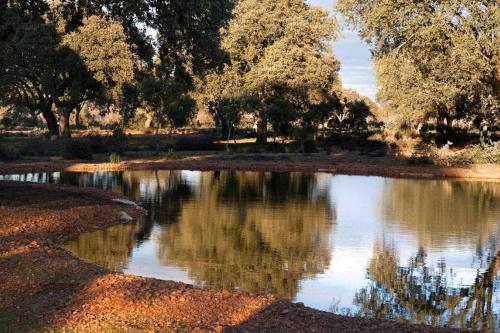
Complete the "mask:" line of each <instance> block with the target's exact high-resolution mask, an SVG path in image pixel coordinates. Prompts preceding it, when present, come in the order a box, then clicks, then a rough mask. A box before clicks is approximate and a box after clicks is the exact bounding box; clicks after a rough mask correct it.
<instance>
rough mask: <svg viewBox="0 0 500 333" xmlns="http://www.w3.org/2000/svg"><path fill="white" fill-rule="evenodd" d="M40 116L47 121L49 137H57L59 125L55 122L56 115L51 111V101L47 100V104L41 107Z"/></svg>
mask: <svg viewBox="0 0 500 333" xmlns="http://www.w3.org/2000/svg"><path fill="white" fill-rule="evenodd" d="M42 116H43V119H45V122H46V123H47V128H48V130H49V134H50V138H51V139H54V138H57V137H59V125H58V124H57V118H56V115H55V114H54V112H53V111H52V102H48V103H47V105H45V106H44V107H43V108H42Z"/></svg>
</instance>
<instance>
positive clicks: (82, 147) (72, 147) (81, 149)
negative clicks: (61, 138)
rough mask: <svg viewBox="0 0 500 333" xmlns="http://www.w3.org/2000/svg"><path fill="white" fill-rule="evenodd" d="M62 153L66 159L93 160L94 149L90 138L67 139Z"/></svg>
mask: <svg viewBox="0 0 500 333" xmlns="http://www.w3.org/2000/svg"><path fill="white" fill-rule="evenodd" d="M61 155H62V157H63V158H64V159H65V160H91V159H92V150H91V148H90V143H89V141H88V140H85V139H80V140H75V139H73V140H66V141H65V143H64V145H63V149H62V154H61Z"/></svg>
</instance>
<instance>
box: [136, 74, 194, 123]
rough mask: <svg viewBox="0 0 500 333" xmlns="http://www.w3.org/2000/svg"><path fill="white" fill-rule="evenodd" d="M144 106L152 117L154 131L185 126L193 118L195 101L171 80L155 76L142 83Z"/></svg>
mask: <svg viewBox="0 0 500 333" xmlns="http://www.w3.org/2000/svg"><path fill="white" fill-rule="evenodd" d="M142 93H143V100H144V106H145V109H146V110H147V112H149V113H151V114H152V115H153V117H154V121H155V125H156V130H157V131H158V130H159V129H160V128H161V127H167V128H169V129H171V130H172V129H175V128H179V127H182V126H185V125H187V124H188V123H189V121H190V120H191V119H192V118H193V117H194V113H195V111H196V108H195V107H196V103H195V101H194V100H193V99H192V98H191V97H190V96H189V95H187V94H186V93H185V92H184V91H183V87H181V86H179V85H178V84H177V83H176V82H175V81H174V80H172V79H162V78H159V77H155V76H150V77H147V78H146V79H145V80H144V81H143V82H142Z"/></svg>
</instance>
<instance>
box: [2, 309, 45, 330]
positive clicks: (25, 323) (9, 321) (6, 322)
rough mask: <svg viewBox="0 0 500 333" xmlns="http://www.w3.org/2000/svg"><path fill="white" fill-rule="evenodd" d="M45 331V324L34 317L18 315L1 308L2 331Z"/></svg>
mask: <svg viewBox="0 0 500 333" xmlns="http://www.w3.org/2000/svg"><path fill="white" fill-rule="evenodd" d="M45 331H46V328H45V326H44V325H43V324H41V323H40V322H39V321H38V320H37V319H35V318H33V317H29V316H18V315H16V314H15V313H12V312H10V311H7V310H5V309H0V333H12V332H19V333H23V332H45Z"/></svg>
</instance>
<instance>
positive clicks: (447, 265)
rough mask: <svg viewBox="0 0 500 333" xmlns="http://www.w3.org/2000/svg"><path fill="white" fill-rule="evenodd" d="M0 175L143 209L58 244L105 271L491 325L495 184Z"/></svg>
mask: <svg viewBox="0 0 500 333" xmlns="http://www.w3.org/2000/svg"><path fill="white" fill-rule="evenodd" d="M0 179H11V180H21V181H31V182H46V183H62V184H71V185H77V186H82V187H97V188H104V189H109V190H112V191H115V192H119V193H123V194H125V195H127V196H129V197H131V198H132V199H135V200H137V201H139V202H140V203H141V205H142V206H143V207H145V208H147V210H148V211H149V216H147V217H145V218H142V219H140V220H139V221H137V222H134V223H130V224H124V225H118V226H114V227H111V228H109V229H107V230H103V231H99V232H95V233H90V234H84V235H81V236H80V237H79V238H78V239H76V240H73V241H71V242H69V243H68V244H67V245H66V247H67V249H68V250H69V251H71V252H72V253H73V254H74V255H76V256H78V257H80V258H82V259H83V260H85V261H89V262H94V263H97V264H99V265H102V266H105V267H108V268H110V269H112V270H116V271H122V272H125V273H129V274H134V275H140V276H145V277H154V278H159V279H164V280H175V281H182V282H186V283H190V284H194V285H196V286H200V287H204V288H212V289H232V290H243V291H247V292H252V293H258V294H266V293H270V294H274V295H277V296H280V297H285V298H287V299H290V300H292V301H295V302H303V303H304V304H305V305H307V306H310V307H313V308H316V309H320V310H325V311H332V312H335V313H338V314H344V315H351V316H363V317H376V318H388V319H392V320H399V321H408V322H413V323H424V324H429V325H434V326H453V327H458V328H478V329H489V330H498V329H500V270H499V268H500V258H499V256H500V254H499V250H500V183H487V182H463V181H449V180H448V181H444V180H408V179H388V178H380V177H357V176H356V177H355V176H341V175H331V174H326V173H317V174H311V173H266V172H260V173H259V172H193V171H167V170H164V171H131V172H118V173H114V172H98V173H82V174H77V173H53V174H25V175H12V176H4V177H0Z"/></svg>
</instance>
